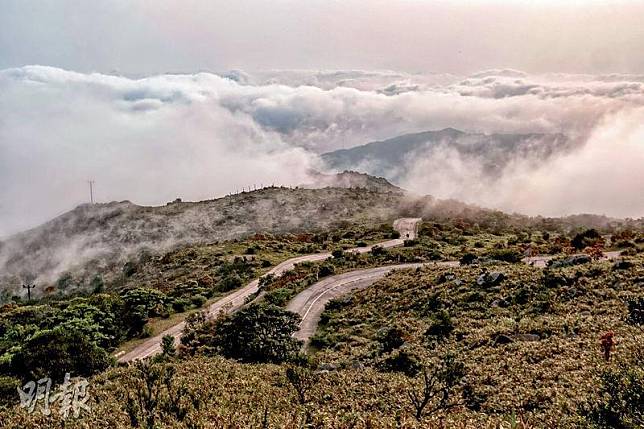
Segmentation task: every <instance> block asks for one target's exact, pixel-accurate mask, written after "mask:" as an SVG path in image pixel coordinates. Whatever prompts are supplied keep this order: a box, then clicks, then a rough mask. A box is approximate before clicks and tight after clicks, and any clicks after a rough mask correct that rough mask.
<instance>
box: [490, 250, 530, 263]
mask: <svg viewBox="0 0 644 429" xmlns="http://www.w3.org/2000/svg"><path fill="white" fill-rule="evenodd" d="M487 256H488V257H490V258H492V259H495V260H497V261H505V262H512V263H515V262H520V261H521V259H522V258H523V254H522V253H521V252H519V251H518V250H516V249H495V250H493V251H491V252H489V253H488V254H487Z"/></svg>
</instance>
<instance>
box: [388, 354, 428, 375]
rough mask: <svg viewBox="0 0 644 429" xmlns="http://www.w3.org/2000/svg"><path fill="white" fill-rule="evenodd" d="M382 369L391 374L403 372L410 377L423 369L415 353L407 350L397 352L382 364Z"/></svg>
mask: <svg viewBox="0 0 644 429" xmlns="http://www.w3.org/2000/svg"><path fill="white" fill-rule="evenodd" d="M380 369H381V370H383V371H390V372H402V373H403V374H405V375H407V376H409V377H413V376H415V375H416V374H418V372H419V371H420V370H421V369H422V365H421V364H420V363H419V362H418V359H417V358H416V356H415V355H414V354H413V353H411V352H409V351H407V350H396V351H395V352H394V353H393V354H391V355H390V356H388V357H387V358H386V359H385V360H384V361H383V362H382V364H381V365H380Z"/></svg>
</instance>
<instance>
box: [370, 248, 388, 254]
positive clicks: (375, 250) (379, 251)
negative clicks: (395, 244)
mask: <svg viewBox="0 0 644 429" xmlns="http://www.w3.org/2000/svg"><path fill="white" fill-rule="evenodd" d="M385 253H387V251H386V250H385V248H384V247H382V246H373V247H372V248H371V254H372V255H373V256H380V255H384V254H385Z"/></svg>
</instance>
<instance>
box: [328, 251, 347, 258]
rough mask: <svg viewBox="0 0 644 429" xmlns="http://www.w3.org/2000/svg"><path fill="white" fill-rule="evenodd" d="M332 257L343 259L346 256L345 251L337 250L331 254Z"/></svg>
mask: <svg viewBox="0 0 644 429" xmlns="http://www.w3.org/2000/svg"><path fill="white" fill-rule="evenodd" d="M331 256H333V257H334V258H335V259H339V258H342V257H343V256H344V250H342V249H335V250H334V251H333V252H331Z"/></svg>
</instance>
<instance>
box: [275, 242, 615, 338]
mask: <svg viewBox="0 0 644 429" xmlns="http://www.w3.org/2000/svg"><path fill="white" fill-rule="evenodd" d="M617 257H619V252H605V253H604V257H603V258H602V260H611V259H615V258H617ZM553 258H554V256H547V255H541V256H533V257H529V258H524V259H523V262H524V263H526V264H529V265H533V266H535V267H539V268H544V267H545V266H546V263H547V262H548V261H549V260H550V259H553ZM428 265H432V266H443V267H457V266H459V265H460V264H459V262H458V261H441V262H427V263H416V264H400V265H390V266H386V267H377V268H367V269H363V270H357V271H350V272H347V273H343V274H339V275H337V276H332V277H327V278H326V279H324V280H321V281H319V282H317V283H315V284H313V285H311V286H309V287H308V288H307V289H305V290H303V291H302V292H300V293H299V294H297V295H296V296H295V297H294V298H293V299H292V300H291V301H290V302H289V303H288V305H287V306H286V309H287V310H289V311H292V312H293V313H297V314H299V315H300V317H301V318H302V321H301V322H300V329H299V330H298V331H297V332H296V333H295V334H293V336H294V337H295V338H297V339H299V340H302V341H304V345H303V348H304V349H306V348H307V347H308V343H309V340H310V338H311V337H312V336H313V334H315V331H316V330H317V327H318V323H319V322H320V317H321V316H322V312H324V308H325V306H326V304H327V302H329V301H331V300H332V299H334V298H337V297H339V296H342V295H344V294H347V293H349V292H352V291H355V290H359V289H365V288H367V287H369V286H371V285H372V284H374V283H375V282H376V281H378V280H380V279H381V278H383V277H385V276H386V275H387V274H388V273H390V272H391V271H394V270H400V269H406V268H417V267H420V266H428Z"/></svg>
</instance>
